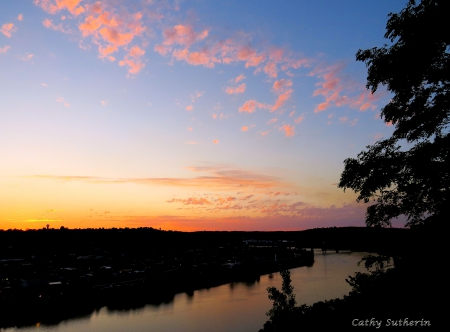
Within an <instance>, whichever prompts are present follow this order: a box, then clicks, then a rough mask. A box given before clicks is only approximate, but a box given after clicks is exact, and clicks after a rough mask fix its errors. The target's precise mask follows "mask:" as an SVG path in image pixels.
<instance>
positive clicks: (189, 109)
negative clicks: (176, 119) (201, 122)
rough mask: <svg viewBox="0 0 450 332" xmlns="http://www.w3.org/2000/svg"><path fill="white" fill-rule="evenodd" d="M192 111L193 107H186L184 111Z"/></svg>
mask: <svg viewBox="0 0 450 332" xmlns="http://www.w3.org/2000/svg"><path fill="white" fill-rule="evenodd" d="M193 109H194V106H192V105H188V106H186V111H192V110H193Z"/></svg>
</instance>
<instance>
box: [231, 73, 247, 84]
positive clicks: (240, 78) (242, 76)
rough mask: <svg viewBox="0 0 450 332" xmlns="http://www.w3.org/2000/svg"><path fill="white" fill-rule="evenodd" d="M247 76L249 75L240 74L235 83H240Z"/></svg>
mask: <svg viewBox="0 0 450 332" xmlns="http://www.w3.org/2000/svg"><path fill="white" fill-rule="evenodd" d="M245 78H247V77H245V76H244V75H242V74H241V75H239V76H238V77H236V78H235V79H234V82H235V83H238V82H239V81H242V80H243V79H245Z"/></svg>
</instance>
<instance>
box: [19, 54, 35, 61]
mask: <svg viewBox="0 0 450 332" xmlns="http://www.w3.org/2000/svg"><path fill="white" fill-rule="evenodd" d="M33 57H34V54H32V53H27V54H26V55H24V56H23V57H21V58H20V59H21V60H23V61H30V60H31V59H33Z"/></svg>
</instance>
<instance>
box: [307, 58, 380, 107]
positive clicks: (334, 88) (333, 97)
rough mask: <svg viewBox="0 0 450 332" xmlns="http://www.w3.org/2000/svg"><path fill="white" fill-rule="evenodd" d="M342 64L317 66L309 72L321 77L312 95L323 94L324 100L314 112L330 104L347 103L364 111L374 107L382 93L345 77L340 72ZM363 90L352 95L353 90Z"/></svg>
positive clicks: (342, 104)
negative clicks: (372, 91)
mask: <svg viewBox="0 0 450 332" xmlns="http://www.w3.org/2000/svg"><path fill="white" fill-rule="evenodd" d="M344 67H345V66H344V64H342V63H338V64H335V65H332V66H329V67H326V68H321V67H318V68H316V69H315V70H313V71H312V72H311V73H310V76H314V75H316V76H317V77H319V78H322V81H321V82H319V83H317V84H316V85H317V86H319V88H318V89H316V90H315V91H314V93H313V96H319V95H320V96H323V97H325V101H324V102H322V103H320V104H319V105H318V106H317V107H316V108H315V110H314V112H315V113H318V112H321V111H324V110H326V109H328V108H329V107H331V106H337V107H340V106H344V105H349V106H350V107H352V108H358V109H359V110H361V111H365V110H367V109H368V108H371V109H375V108H376V106H375V105H374V102H376V101H377V100H378V99H379V98H380V97H381V96H382V95H383V94H384V93H378V94H377V95H376V96H375V95H373V94H372V93H371V92H370V91H369V90H367V89H366V88H365V87H364V86H363V85H360V84H356V83H354V82H352V81H350V80H349V79H346V78H345V76H343V74H342V70H343V69H344ZM355 90H356V91H357V90H363V91H362V92H360V93H359V94H358V95H354V91H355ZM349 94H353V96H351V95H349Z"/></svg>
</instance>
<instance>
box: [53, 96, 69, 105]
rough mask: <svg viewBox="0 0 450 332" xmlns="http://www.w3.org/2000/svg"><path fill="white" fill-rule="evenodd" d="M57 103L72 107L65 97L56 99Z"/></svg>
mask: <svg viewBox="0 0 450 332" xmlns="http://www.w3.org/2000/svg"><path fill="white" fill-rule="evenodd" d="M56 101H57V102H58V103H62V104H64V106H66V107H70V105H69V103H68V102H67V101H66V100H65V99H64V97H59V98H57V99H56Z"/></svg>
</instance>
